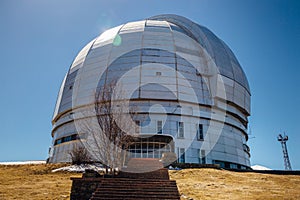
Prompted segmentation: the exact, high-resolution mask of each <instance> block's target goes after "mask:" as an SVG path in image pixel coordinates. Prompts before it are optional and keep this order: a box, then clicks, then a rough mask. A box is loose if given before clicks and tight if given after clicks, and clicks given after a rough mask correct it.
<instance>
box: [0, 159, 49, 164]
mask: <svg viewBox="0 0 300 200" xmlns="http://www.w3.org/2000/svg"><path fill="white" fill-rule="evenodd" d="M36 164H46V161H44V160H34V161H16V162H0V165H36Z"/></svg>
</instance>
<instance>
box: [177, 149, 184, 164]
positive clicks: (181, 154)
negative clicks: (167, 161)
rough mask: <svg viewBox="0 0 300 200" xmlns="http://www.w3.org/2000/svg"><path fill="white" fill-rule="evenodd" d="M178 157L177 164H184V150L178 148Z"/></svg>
mask: <svg viewBox="0 0 300 200" xmlns="http://www.w3.org/2000/svg"><path fill="white" fill-rule="evenodd" d="M178 155H179V159H178V162H179V163H185V150H184V148H179V152H178Z"/></svg>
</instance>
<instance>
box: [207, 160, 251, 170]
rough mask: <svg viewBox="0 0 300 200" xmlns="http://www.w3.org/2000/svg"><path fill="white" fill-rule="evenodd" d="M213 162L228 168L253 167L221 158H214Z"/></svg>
mask: <svg viewBox="0 0 300 200" xmlns="http://www.w3.org/2000/svg"><path fill="white" fill-rule="evenodd" d="M213 163H214V164H218V165H220V167H221V168H227V169H251V168H250V167H247V166H244V165H241V164H237V163H231V162H227V161H221V160H214V161H213Z"/></svg>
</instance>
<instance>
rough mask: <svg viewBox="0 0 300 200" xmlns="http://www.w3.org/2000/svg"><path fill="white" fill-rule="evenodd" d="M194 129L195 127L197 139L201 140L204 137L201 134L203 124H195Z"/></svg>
mask: <svg viewBox="0 0 300 200" xmlns="http://www.w3.org/2000/svg"><path fill="white" fill-rule="evenodd" d="M196 126H197V127H196V129H197V140H203V139H204V135H203V124H198V125H196Z"/></svg>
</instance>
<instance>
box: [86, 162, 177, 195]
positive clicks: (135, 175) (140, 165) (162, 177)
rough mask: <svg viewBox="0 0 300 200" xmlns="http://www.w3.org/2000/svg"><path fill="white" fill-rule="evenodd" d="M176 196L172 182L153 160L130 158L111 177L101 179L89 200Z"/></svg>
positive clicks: (173, 182) (165, 170)
mask: <svg viewBox="0 0 300 200" xmlns="http://www.w3.org/2000/svg"><path fill="white" fill-rule="evenodd" d="M108 199H110V200H121V199H123V200H129V199H139V200H148V199H149V200H150V199H151V200H155V199H157V200H158V199H159V200H163V199H165V200H171V199H177V200H179V199H180V195H179V192H178V189H177V185H176V182H175V181H173V180H169V173H168V170H167V169H164V168H163V165H162V164H161V163H160V162H159V161H158V160H157V159H148V158H146V159H138V158H135V159H131V160H130V161H129V162H128V166H127V168H125V169H122V172H121V173H120V174H119V175H118V176H117V177H115V178H104V179H102V180H101V181H100V182H99V184H98V187H97V189H96V191H95V192H94V193H93V195H92V197H91V200H108Z"/></svg>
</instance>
